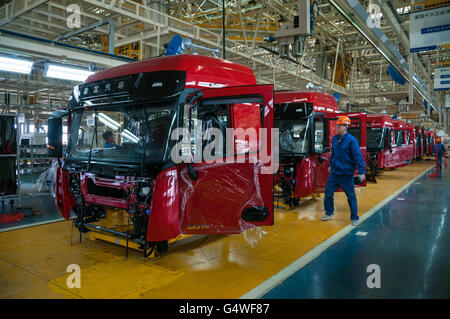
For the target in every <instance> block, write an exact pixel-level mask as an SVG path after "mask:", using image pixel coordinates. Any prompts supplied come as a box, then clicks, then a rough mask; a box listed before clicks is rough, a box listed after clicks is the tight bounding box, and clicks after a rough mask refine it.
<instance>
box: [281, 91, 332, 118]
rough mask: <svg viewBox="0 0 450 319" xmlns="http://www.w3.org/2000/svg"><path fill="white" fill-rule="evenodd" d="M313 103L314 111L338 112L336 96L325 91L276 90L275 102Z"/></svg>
mask: <svg viewBox="0 0 450 319" xmlns="http://www.w3.org/2000/svg"><path fill="white" fill-rule="evenodd" d="M301 102H308V103H313V105H314V111H316V112H324V113H338V112H339V109H338V106H337V101H336V99H335V98H334V96H332V95H329V94H326V93H323V92H309V91H307V92H301V91H278V92H275V104H280V103H301Z"/></svg>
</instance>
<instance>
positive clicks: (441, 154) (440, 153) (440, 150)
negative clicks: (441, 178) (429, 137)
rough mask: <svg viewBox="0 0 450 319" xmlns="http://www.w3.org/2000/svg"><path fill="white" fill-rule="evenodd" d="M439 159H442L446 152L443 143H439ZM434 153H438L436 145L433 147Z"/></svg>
mask: <svg viewBox="0 0 450 319" xmlns="http://www.w3.org/2000/svg"><path fill="white" fill-rule="evenodd" d="M437 147H438V157H442V156H443V155H444V152H445V146H444V144H442V143H438V145H437ZM433 152H436V144H434V145H433Z"/></svg>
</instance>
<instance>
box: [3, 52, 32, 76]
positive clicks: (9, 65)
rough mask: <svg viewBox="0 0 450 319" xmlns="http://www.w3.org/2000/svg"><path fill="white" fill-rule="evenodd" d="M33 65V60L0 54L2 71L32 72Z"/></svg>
mask: <svg viewBox="0 0 450 319" xmlns="http://www.w3.org/2000/svg"><path fill="white" fill-rule="evenodd" d="M32 67H33V61H30V60H25V59H16V58H7V57H4V56H0V70H1V71H6V72H16V73H24V74H30V73H31V68H32Z"/></svg>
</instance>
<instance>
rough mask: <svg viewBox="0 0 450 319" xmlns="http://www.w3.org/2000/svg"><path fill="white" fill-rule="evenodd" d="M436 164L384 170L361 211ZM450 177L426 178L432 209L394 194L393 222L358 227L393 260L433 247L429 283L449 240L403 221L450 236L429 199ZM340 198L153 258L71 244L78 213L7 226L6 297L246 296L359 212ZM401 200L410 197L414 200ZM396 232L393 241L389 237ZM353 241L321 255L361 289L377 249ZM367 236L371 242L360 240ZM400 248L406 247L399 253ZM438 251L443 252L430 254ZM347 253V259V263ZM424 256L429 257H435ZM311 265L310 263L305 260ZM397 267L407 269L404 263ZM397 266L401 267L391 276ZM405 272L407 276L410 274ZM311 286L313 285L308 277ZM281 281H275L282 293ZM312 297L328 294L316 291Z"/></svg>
mask: <svg viewBox="0 0 450 319" xmlns="http://www.w3.org/2000/svg"><path fill="white" fill-rule="evenodd" d="M432 165H433V163H432V162H426V161H422V162H417V163H415V164H414V165H411V166H408V167H404V168H401V169H397V170H394V171H389V172H385V173H384V174H383V176H382V177H381V178H380V179H379V181H378V183H377V184H369V185H368V187H366V188H361V189H358V190H357V192H356V193H357V197H358V204H359V211H360V216H361V215H363V214H364V213H366V212H368V211H370V210H371V209H372V208H373V207H375V206H376V205H377V204H379V203H380V202H382V201H383V200H385V199H386V198H387V197H389V196H390V195H391V194H393V193H394V192H396V191H397V190H399V189H400V188H402V187H404V185H405V184H407V183H409V182H410V181H411V180H413V179H415V178H416V177H417V176H419V175H421V174H424V172H426V171H427V170H428V169H429V168H430V167H431V166H432ZM425 174H427V173H425ZM444 182H445V180H440V179H439V178H435V179H433V180H432V181H430V183H429V184H428V182H427V183H426V184H425V185H424V186H426V185H428V186H427V187H426V191H424V192H426V194H424V196H423V197H420V198H422V200H424V202H423V203H424V204H425V205H427V207H429V211H423V212H422V211H421V212H419V211H417V212H416V211H414V213H413V214H410V215H407V213H408V212H410V211H412V210H414V209H415V208H417V207H419V205H415V206H414V204H412V201H410V200H409V199H408V200H405V201H400V202H399V203H394V202H392V203H391V204H390V205H391V206H390V207H393V208H391V209H394V208H395V211H392V212H391V213H389V212H385V213H384V215H383V216H385V217H386V218H388V217H387V216H388V215H389V216H390V217H389V218H390V219H389V223H388V224H389V225H391V228H390V230H387V229H386V230H383V227H382V225H383V224H380V223H381V222H380V221H379V218H380V217H378V219H376V218H375V219H374V220H372V218H369V219H367V220H366V221H365V222H363V223H362V224H361V226H359V227H358V228H357V229H356V230H362V229H365V230H364V231H367V232H368V233H369V234H368V235H367V236H365V237H361V238H359V237H358V238H357V239H354V240H356V241H361V242H362V241H364V240H366V241H369V243H368V245H369V246H370V249H371V251H375V252H377V251H379V252H381V251H382V246H383V243H384V245H385V246H386V247H388V246H392V248H393V250H392V251H390V257H389V256H385V257H384V258H383V259H380V260H379V261H378V262H379V263H383V262H385V261H387V260H403V261H406V260H408V256H411V255H412V254H413V253H414V252H415V251H418V250H420V249H422V248H423V249H426V250H427V253H428V254H429V255H428V257H429V258H431V261H429V266H428V268H426V269H427V271H428V273H421V274H416V275H417V276H422V277H423V278H428V279H429V280H430V281H429V283H428V284H429V285H430V286H429V287H430V288H429V289H432V288H431V287H433V286H432V280H431V278H432V276H433V275H432V273H433V271H434V270H435V269H436V268H435V267H436V266H435V265H438V261H437V260H438V258H441V259H442V258H446V256H444V255H443V254H442V253H440V251H441V250H440V249H442V246H440V245H439V243H438V242H437V240H438V239H436V241H434V242H436V247H435V248H434V250H433V247H434V246H433V243H434V242H427V240H429V237H427V236H425V235H423V236H422V237H420V236H419V237H417V238H415V237H414V236H410V235H408V233H406V232H405V229H404V228H408V227H409V228H411V229H415V228H417V227H419V226H418V225H416V224H415V223H414V222H415V221H416V220H415V217H414V216H416V215H417V220H421V221H423V222H425V224H424V225H425V226H426V227H428V228H426V229H428V231H429V233H430V234H431V233H432V234H433V235H434V236H437V232H436V231H434V230H436V229H437V228H438V227H439V225H443V226H442V227H443V228H442V230H441V233H440V234H441V235H440V236H441V237H440V238H441V239H440V240H442V241H445V240H447V241H448V234H449V233H448V231H447V232H445V231H444V228H445V227H447V228H448V223H447V222H446V221H445V215H441V216H444V217H440V216H438V215H437V214H434V213H431V210H432V209H433V207H431V204H430V202H432V196H437V195H434V194H435V193H434V192H433V188H434V185H436V186H437V187H439V186H438V185H442V183H444ZM447 182H448V179H447ZM414 187H416V186H414ZM444 190H445V191H446V192H447V193H446V194H447V197H448V192H449V189H448V186H446V188H445V187H444ZM402 196H403V195H402ZM404 197H406V196H404ZM408 198H409V197H408ZM335 201H336V203H335V207H336V215H335V218H334V219H333V220H330V221H328V222H321V221H320V217H321V216H322V214H323V198H320V199H316V200H305V201H303V202H302V203H301V204H300V205H299V206H298V207H296V208H294V209H292V210H288V209H277V210H276V214H275V225H274V226H272V227H265V228H263V229H262V231H263V232H255V231H253V232H249V233H246V234H240V235H230V236H209V237H207V238H206V239H203V240H198V241H193V242H191V243H188V244H186V245H181V246H178V247H174V248H172V249H169V253H168V254H166V255H165V256H163V257H162V258H160V259H158V260H152V261H150V260H148V259H146V258H144V257H143V256H142V255H141V254H140V253H138V252H135V251H130V252H129V256H128V259H125V252H124V248H123V247H119V246H116V245H114V244H110V243H105V242H101V241H96V242H90V241H89V240H88V238H87V237H88V236H84V237H83V240H82V242H81V243H79V241H78V240H77V239H78V232H76V229H75V231H74V234H73V244H72V245H71V228H72V223H71V222H56V223H52V224H47V225H40V226H35V227H30V228H25V229H19V230H13V231H6V232H3V233H0V298H239V297H241V296H243V295H245V294H246V293H248V292H249V291H251V290H252V289H254V288H255V287H257V286H259V285H260V284H262V283H264V282H265V281H266V280H268V279H269V278H271V277H272V276H274V275H276V274H278V273H280V272H281V271H282V270H284V269H285V268H286V267H287V266H289V265H290V264H291V263H293V262H295V261H296V260H298V259H299V258H301V257H302V256H304V255H305V254H307V253H308V252H310V251H311V250H313V249H314V248H315V247H317V246H319V245H320V244H322V243H323V242H324V241H326V240H327V239H329V238H330V237H332V236H333V235H335V234H336V233H338V232H340V231H342V230H343V229H345V228H346V227H347V226H348V225H349V223H350V219H349V218H350V216H349V215H350V214H349V211H348V205H347V201H346V198H345V195H344V194H343V193H339V194H336V196H335ZM407 204H409V206H408V205H407ZM392 205H397V206H392ZM399 205H405V208H403V207H400V206H399ZM373 216H377V214H374V215H373ZM373 216H372V217H373ZM442 218H444V221H443V220H442ZM393 221H396V222H395V223H393ZM384 223H387V222H384ZM425 226H423V227H425ZM397 230H398V231H397ZM353 231H354V230H353ZM376 231H381V235H382V236H381V237H380V238H378V239H375V238H372V232H373V233H375V232H376ZM383 231H385V232H386V233H383ZM349 236H351V234H350V235H349ZM385 236H386V237H385ZM363 238H364V239H363ZM388 238H390V242H386V240H387V239H388ZM346 241H347V237H344V238H343V239H342V240H341V241H340V242H338V243H337V244H335V246H333V248H332V249H335V252H334V255H330V256H331V257H329V258H327V259H325V260H324V262H321V267H322V268H321V269H328V271H327V270H324V271H327V273H329V275H330V276H331V274H332V273H335V274H336V272H339V271H343V270H346V271H347V272H346V274H347V275H346V276H344V277H343V279H342V280H341V281H340V283H342V284H343V286H344V287H347V288H349V289H350V290H351V291H352V289H353V287H354V285H355V283H354V282H352V281H354V280H358V279H357V276H356V275H355V274H357V273H358V271H360V270H359V269H360V267H361V263H363V262H365V261H364V258H369V256H370V255H369V254H367V255H366V254H365V253H364V252H365V250H364V249H360V250H358V249H357V248H356V245H355V247H353V246H352V244H351V243H347V244H346ZM403 241H406V243H405V242H403ZM417 241H420V243H417ZM359 244H362V243H359V242H358V245H359ZM340 245H343V246H340ZM358 247H359V246H358ZM402 247H409V249H407V250H404V249H406V248H402ZM346 248H348V249H350V252H349V254H350V256H346V255H345V253H344V250H345V249H346ZM377 249H378V250H377ZM330 250H331V249H330ZM400 250H401V251H403V255H399V254H398V253H397V252H398V251H400ZM432 251H434V252H435V253H434V255H431V252H432ZM341 252H342V254H341ZM369 252H370V251H368V253H369ZM339 255H342V256H339ZM324 256H325V255H324ZM355 256H357V257H358V262H356V261H355V260H350V258H353V257H355ZM320 257H321V256H319V258H320ZM333 258H334V259H333ZM389 258H391V259H389ZM399 258H400V259H399ZM360 259H362V260H360ZM318 260H319V259H316V260H314V261H313V262H317V261H318ZM344 261H345V262H347V263H346V264H344ZM369 261H370V260H369V259H367V262H369ZM338 262H339V264H337V263H338ZM412 262H414V260H412ZM422 262H423V263H426V260H423V261H422ZM323 263H324V264H323ZM373 263H376V261H374V262H373ZM70 264H77V265H79V266H80V268H81V288H74V289H69V288H68V287H67V285H66V280H67V276H68V273H67V272H66V268H67V266H68V265H70ZM309 265H311V264H309ZM427 265H428V264H427ZM447 265H448V264H447ZM338 266H339V267H338ZM411 267H412V266H411V265H409V268H408V267H407V268H406V269H405V273H406V272H408V273H411V272H412V270H411ZM303 270H306V267H305V268H303ZM382 271H383V270H382ZM397 271H398V272H400V273H401V268H398V269H397ZM395 274H396V273H395V272H392V273H391V276H395ZM382 276H383V274H382ZM412 276H413V275H412ZM355 278H356V279H355ZM403 278H405V276H403V277H402V280H404V279H403ZM406 278H408V277H406ZM443 279H444V278H443ZM382 280H383V279H382ZM386 280H387V279H386ZM434 280H435V279H433V282H434ZM383 282H384V281H382V283H383ZM447 282H448V280H447ZM340 283H336V284H337V285H338V284H340ZM282 285H283V284H282ZM278 287H282V286H278ZM310 287H311V286H310ZM275 289H276V290H278V288H275ZM304 289H306V290H308V289H311V288H308V286H305V287H304ZM276 290H273V293H275V291H276ZM416 292H417V291H416ZM266 296H269V295H266ZM280 296H281V295H278V296H271V297H280ZM328 296H330V295H328ZM347 296H348V295H343V296H342V297H347ZM299 297H308V295H306V294H303V295H299ZM309 297H327V295H326V294H323V295H321V294H310V295H309ZM336 297H338V296H336ZM294 298H295V296H294Z"/></svg>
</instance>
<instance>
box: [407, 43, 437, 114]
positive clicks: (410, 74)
mask: <svg viewBox="0 0 450 319" xmlns="http://www.w3.org/2000/svg"><path fill="white" fill-rule="evenodd" d="M408 65H409V72H408V78H409V83H408V84H409V85H408V97H409V102H408V103H409V104H407V106H406V111H408V112H409V108H410V107H411V108H412V107H413V105H414V80H413V75H414V53H411V52H410V53H409V54H408ZM430 103H431V101H428V104H430ZM430 108H431V106H430V105H428V110H427V112H429V110H430ZM428 115H429V113H428Z"/></svg>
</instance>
